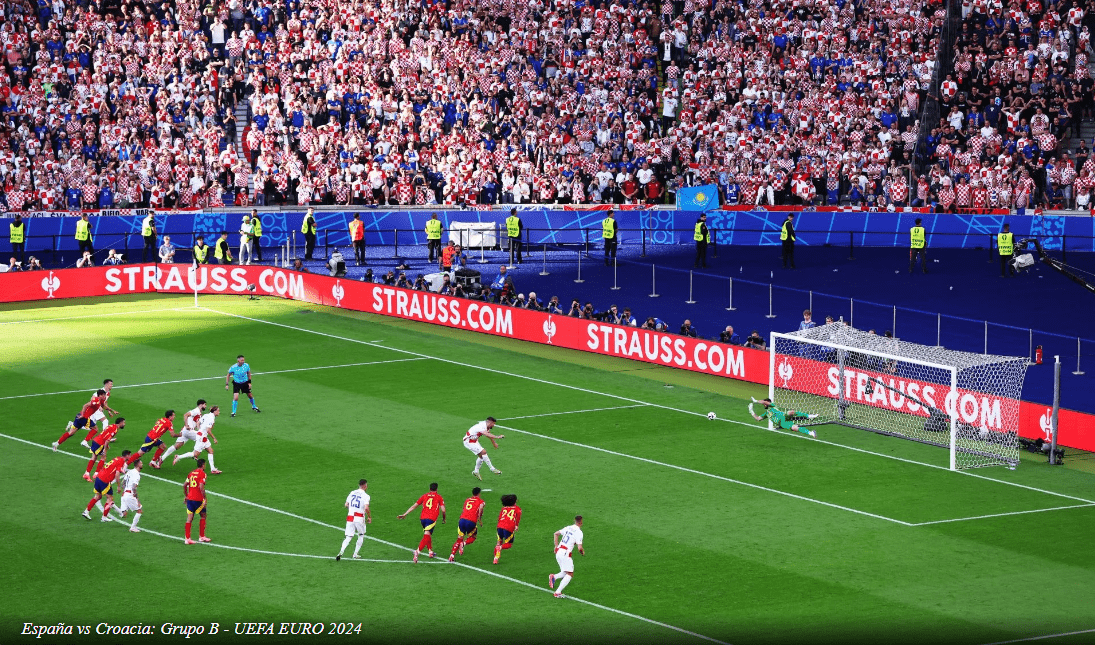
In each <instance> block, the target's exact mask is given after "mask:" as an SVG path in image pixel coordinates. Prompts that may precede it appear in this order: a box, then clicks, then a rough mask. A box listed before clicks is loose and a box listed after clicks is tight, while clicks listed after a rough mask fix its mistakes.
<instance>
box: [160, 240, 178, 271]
mask: <svg viewBox="0 0 1095 645" xmlns="http://www.w3.org/2000/svg"><path fill="white" fill-rule="evenodd" d="M159 256H160V262H161V263H163V264H174V262H175V245H174V244H172V243H171V236H170V235H164V236H163V244H161V245H160V251H159Z"/></svg>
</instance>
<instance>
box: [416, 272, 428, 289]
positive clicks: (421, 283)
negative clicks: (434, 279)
mask: <svg viewBox="0 0 1095 645" xmlns="http://www.w3.org/2000/svg"><path fill="white" fill-rule="evenodd" d="M414 290H415V291H429V290H430V285H429V283H428V282H426V276H423V275H421V274H419V276H418V277H417V278H415V279H414Z"/></svg>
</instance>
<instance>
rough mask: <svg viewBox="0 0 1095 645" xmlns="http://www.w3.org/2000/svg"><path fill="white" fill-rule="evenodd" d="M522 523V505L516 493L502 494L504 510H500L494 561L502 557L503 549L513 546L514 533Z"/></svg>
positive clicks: (496, 561) (496, 562)
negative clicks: (519, 503)
mask: <svg viewBox="0 0 1095 645" xmlns="http://www.w3.org/2000/svg"><path fill="white" fill-rule="evenodd" d="M520 524H521V507H520V506H518V505H517V496H516V495H503V496H502V510H501V511H499V512H498V544H496V545H494V563H495V564H498V558H500V557H502V549H508V548H510V547H511V546H513V534H514V533H516V532H517V528H518V527H519V526H520Z"/></svg>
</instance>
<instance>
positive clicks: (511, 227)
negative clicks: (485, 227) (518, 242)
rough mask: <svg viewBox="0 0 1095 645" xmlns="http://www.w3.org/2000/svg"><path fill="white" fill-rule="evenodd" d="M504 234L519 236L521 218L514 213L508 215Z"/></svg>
mask: <svg viewBox="0 0 1095 645" xmlns="http://www.w3.org/2000/svg"><path fill="white" fill-rule="evenodd" d="M506 235H508V236H510V237H521V219H520V218H518V217H517V216H516V215H510V216H509V217H507V218H506Z"/></svg>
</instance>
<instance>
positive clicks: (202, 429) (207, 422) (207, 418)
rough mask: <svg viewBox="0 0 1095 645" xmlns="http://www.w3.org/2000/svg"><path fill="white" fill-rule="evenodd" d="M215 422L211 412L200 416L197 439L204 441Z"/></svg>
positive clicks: (215, 416) (215, 418)
mask: <svg viewBox="0 0 1095 645" xmlns="http://www.w3.org/2000/svg"><path fill="white" fill-rule="evenodd" d="M216 422H217V415H215V414H213V413H212V412H210V413H209V414H205V415H202V418H201V421H200V422H199V423H198V437H199V438H200V439H204V438H205V437H207V436H209V431H210V430H212V429H213V424H214V423H216Z"/></svg>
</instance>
